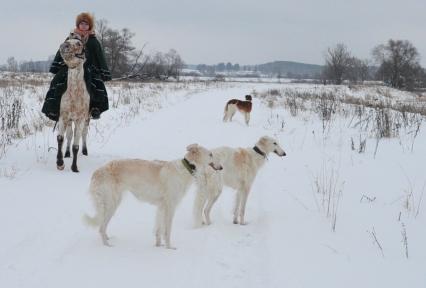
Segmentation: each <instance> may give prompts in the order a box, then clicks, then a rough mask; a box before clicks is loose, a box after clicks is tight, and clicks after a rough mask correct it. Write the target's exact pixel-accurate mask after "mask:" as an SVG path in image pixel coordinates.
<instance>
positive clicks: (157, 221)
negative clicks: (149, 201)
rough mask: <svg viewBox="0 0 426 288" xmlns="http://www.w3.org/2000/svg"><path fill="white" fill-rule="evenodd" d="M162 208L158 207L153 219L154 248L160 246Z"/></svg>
mask: <svg viewBox="0 0 426 288" xmlns="http://www.w3.org/2000/svg"><path fill="white" fill-rule="evenodd" d="M164 212H165V211H164V206H163V205H161V206H158V208H157V216H156V219H155V246H157V247H159V246H161V236H162V235H164V226H163V224H164V217H165V215H164Z"/></svg>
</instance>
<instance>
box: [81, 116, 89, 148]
mask: <svg viewBox="0 0 426 288" xmlns="http://www.w3.org/2000/svg"><path fill="white" fill-rule="evenodd" d="M89 123H90V118H87V119H86V121H84V128H83V135H82V138H83V155H86V156H87V132H88V130H89Z"/></svg>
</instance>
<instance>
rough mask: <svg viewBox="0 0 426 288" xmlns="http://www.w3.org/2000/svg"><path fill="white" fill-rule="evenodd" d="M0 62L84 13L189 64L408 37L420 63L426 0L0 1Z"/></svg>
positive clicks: (312, 59) (29, 54) (55, 37)
mask: <svg viewBox="0 0 426 288" xmlns="http://www.w3.org/2000/svg"><path fill="white" fill-rule="evenodd" d="M0 9H1V10H0V27H2V28H1V32H2V33H1V34H2V39H1V40H0V51H1V55H0V64H2V63H5V62H6V59H7V58H8V57H10V56H14V57H15V58H16V59H17V60H18V61H19V60H30V59H32V60H46V59H47V57H48V56H49V55H53V54H54V53H55V52H56V50H57V48H58V47H59V44H60V43H61V42H62V41H63V40H64V37H65V36H66V35H67V33H68V32H69V31H70V30H71V29H72V28H74V25H75V24H74V23H75V16H76V15H77V14H78V13H80V12H83V11H88V12H91V13H93V14H94V15H95V17H96V18H98V19H100V18H103V19H106V20H108V22H109V26H110V27H112V28H115V29H121V28H125V27H126V28H129V29H130V30H131V31H132V32H134V33H135V34H136V35H135V37H134V38H133V43H134V44H135V45H136V46H138V47H142V45H143V44H144V43H148V45H147V48H146V49H147V51H154V50H159V51H162V52H166V51H168V50H169V49H170V48H174V49H176V50H177V51H178V52H179V54H180V55H181V56H182V58H183V60H184V61H185V62H186V63H189V64H199V63H206V64H216V63H218V62H232V63H239V64H240V65H242V64H259V63H265V62H269V61H274V60H289V61H298V62H304V63H312V64H323V55H324V51H325V50H326V49H327V47H329V46H332V45H334V44H336V43H345V44H346V45H347V46H348V48H349V49H350V50H351V52H352V53H353V54H354V55H355V56H357V57H359V58H370V55H371V49H372V48H373V47H374V46H376V45H378V44H380V43H385V42H386V41H387V40H388V39H390V38H393V39H402V40H409V41H411V42H412V43H413V44H414V45H415V46H416V47H417V49H418V51H419V53H420V55H421V56H422V58H421V64H422V65H423V66H426V16H425V12H426V0H405V1H403V0H368V1H367V0H292V1H289V0H256V1H252V0H207V1H203V0H179V1H171V0H170V1H165V0H153V1H145V0H135V1H132V0H116V1H109V0H103V1H101V0H96V1H87V0H86V1H80V0H73V1H61V0H56V1H54V0H50V1H46V0H41V1H35V0H15V1H14V0H7V1H6V0H1V6H0Z"/></svg>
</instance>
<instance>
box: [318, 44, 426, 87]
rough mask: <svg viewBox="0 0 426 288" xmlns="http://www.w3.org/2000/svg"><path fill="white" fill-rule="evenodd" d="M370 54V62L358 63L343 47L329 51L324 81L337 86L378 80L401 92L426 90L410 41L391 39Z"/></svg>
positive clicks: (417, 56)
mask: <svg viewBox="0 0 426 288" xmlns="http://www.w3.org/2000/svg"><path fill="white" fill-rule="evenodd" d="M371 54H372V60H368V59H364V60H361V59H358V58H357V57H355V56H353V55H352V53H351V52H350V51H349V49H348V48H347V47H346V45H344V44H342V43H340V44H336V45H335V46H334V47H329V48H328V49H327V52H326V53H325V56H324V58H325V65H324V70H323V73H322V75H321V77H322V79H323V81H324V82H329V83H333V84H337V85H339V84H342V83H343V82H344V81H349V82H352V83H357V82H364V81H365V80H377V81H382V82H383V83H384V84H386V85H389V86H390V87H393V88H397V89H404V90H414V89H417V88H424V87H426V72H425V69H424V68H422V67H421V65H420V54H419V52H418V51H417V49H416V47H415V46H414V45H413V44H412V43H411V42H410V41H407V40H393V39H390V40H388V41H387V43H385V44H380V45H377V46H376V47H374V49H373V50H372V53H371Z"/></svg>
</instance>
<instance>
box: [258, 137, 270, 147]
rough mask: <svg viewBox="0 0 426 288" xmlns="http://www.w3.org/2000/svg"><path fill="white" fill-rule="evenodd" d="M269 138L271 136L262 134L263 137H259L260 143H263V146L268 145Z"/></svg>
mask: <svg viewBox="0 0 426 288" xmlns="http://www.w3.org/2000/svg"><path fill="white" fill-rule="evenodd" d="M268 140H269V137H268V136H262V137H260V139H259V142H258V143H259V144H260V145H262V146H265V145H267V143H268Z"/></svg>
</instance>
